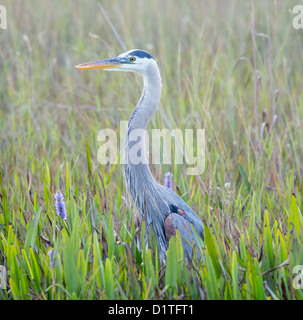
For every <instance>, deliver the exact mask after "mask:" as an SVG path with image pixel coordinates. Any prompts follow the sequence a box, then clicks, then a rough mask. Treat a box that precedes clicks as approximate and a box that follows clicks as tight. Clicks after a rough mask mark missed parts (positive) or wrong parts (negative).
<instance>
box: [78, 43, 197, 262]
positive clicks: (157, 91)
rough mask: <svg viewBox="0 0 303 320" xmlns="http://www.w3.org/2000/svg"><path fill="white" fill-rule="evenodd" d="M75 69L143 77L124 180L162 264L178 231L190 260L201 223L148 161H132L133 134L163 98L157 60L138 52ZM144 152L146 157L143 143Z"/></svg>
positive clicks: (126, 147)
mask: <svg viewBox="0 0 303 320" xmlns="http://www.w3.org/2000/svg"><path fill="white" fill-rule="evenodd" d="M76 68H79V69H104V70H107V71H131V72H138V73H139V74H141V75H142V76H143V80H144V90H143V94H142V96H141V99H140V100H139V102H138V104H137V105H136V107H135V109H134V110H133V112H132V114H131V116H130V119H129V121H128V126H127V130H126V136H125V143H124V154H123V159H124V161H123V163H124V164H123V168H124V177H125V180H126V184H127V186H128V188H129V190H130V193H131V196H132V198H133V200H134V202H135V203H136V206H137V208H138V210H139V212H140V217H141V219H146V239H145V243H146V244H148V234H149V229H150V225H151V224H152V226H153V229H154V232H155V235H156V237H157V240H158V246H159V257H160V261H161V264H164V263H165V261H166V250H167V248H168V243H169V239H170V238H171V236H172V235H175V234H176V229H178V230H179V232H180V234H181V238H182V244H183V252H184V256H185V258H186V259H188V260H189V261H190V260H191V258H192V252H193V245H195V244H196V237H195V234H194V232H193V230H192V227H191V225H192V226H193V227H194V228H195V230H196V232H197V234H198V235H199V236H200V237H201V238H202V239H203V225H202V222H201V220H200V219H199V217H198V216H197V215H196V213H195V212H194V211H193V210H192V209H191V208H190V207H189V206H188V205H187V204H186V203H185V202H184V201H183V200H182V199H181V198H180V197H179V196H178V195H177V194H176V193H175V192H173V191H172V190H171V189H169V188H167V187H165V186H162V185H160V184H158V183H157V182H156V181H155V180H154V178H153V176H152V174H151V171H150V168H149V165H148V162H147V161H141V162H140V163H137V164H134V163H132V161H130V151H131V148H132V147H133V146H134V144H135V143H137V141H133V139H130V136H131V133H132V132H133V131H134V130H136V129H142V130H146V126H147V123H148V121H149V119H150V118H151V116H152V115H153V113H154V112H155V111H156V110H157V108H158V105H159V101H160V98H161V92H162V81H161V76H160V71H159V68H158V65H157V63H156V60H155V59H154V58H153V57H152V56H151V55H150V54H149V53H148V52H146V51H143V50H138V49H136V50H130V51H127V52H125V53H122V54H121V55H119V56H118V57H116V58H111V59H106V60H100V61H94V62H88V63H84V64H80V65H78V66H76ZM142 150H144V157H146V155H145V149H144V142H143V148H142ZM145 160H146V158H145Z"/></svg>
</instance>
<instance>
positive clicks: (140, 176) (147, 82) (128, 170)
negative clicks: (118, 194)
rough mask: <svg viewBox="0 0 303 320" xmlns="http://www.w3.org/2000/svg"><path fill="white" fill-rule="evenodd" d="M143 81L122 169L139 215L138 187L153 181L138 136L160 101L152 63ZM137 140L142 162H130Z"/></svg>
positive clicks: (140, 191)
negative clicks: (142, 88)
mask: <svg viewBox="0 0 303 320" xmlns="http://www.w3.org/2000/svg"><path fill="white" fill-rule="evenodd" d="M143 79H144V90H143V94H142V96H141V99H140V100H139V102H138V104H137V105H136V107H135V109H134V111H133V113H132V114H131V117H130V119H129V122H128V127H127V131H126V135H125V141H124V152H123V153H124V157H123V159H124V162H123V163H124V165H123V167H124V173H125V178H126V182H127V185H128V188H129V189H130V192H131V194H132V197H133V199H134V200H136V201H137V205H138V207H139V208H140V212H141V213H142V212H143V211H142V210H143V209H142V208H143V206H144V205H143V204H144V201H143V189H142V188H145V186H149V187H151V186H152V185H154V182H155V181H154V178H153V176H152V174H151V172H150V168H149V165H148V163H149V162H148V159H147V157H146V147H145V139H143V138H142V136H141V134H142V132H145V131H146V126H147V123H148V121H149V119H150V117H151V116H152V115H153V113H154V112H155V111H156V110H157V107H158V104H159V101H160V98H161V91H162V82H161V77H160V72H159V69H158V66H157V64H156V62H154V63H152V64H151V65H150V67H149V69H148V70H147V72H145V74H144V75H143ZM138 129H139V130H138ZM138 135H140V138H139V139H137V137H138ZM143 137H144V136H143ZM138 141H140V143H139V144H140V152H139V153H140V158H141V160H142V161H140V162H139V163H138V162H137V163H134V161H133V160H134V159H133V154H134V152H133V151H134V150H136V154H137V150H138V149H137V146H138Z"/></svg>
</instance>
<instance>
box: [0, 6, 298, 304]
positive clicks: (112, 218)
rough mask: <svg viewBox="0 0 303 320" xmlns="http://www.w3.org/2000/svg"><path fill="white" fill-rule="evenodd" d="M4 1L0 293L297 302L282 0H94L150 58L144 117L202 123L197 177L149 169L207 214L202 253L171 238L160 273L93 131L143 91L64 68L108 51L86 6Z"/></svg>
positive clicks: (109, 41)
mask: <svg viewBox="0 0 303 320" xmlns="http://www.w3.org/2000/svg"><path fill="white" fill-rule="evenodd" d="M2 2H3V4H4V5H5V6H6V7H7V12H8V30H0V41H1V50H0V69H1V71H2V74H1V75H2V77H1V86H0V99H1V100H0V102H1V104H0V130H1V131H0V146H1V154H0V195H1V197H0V199H1V200H0V265H4V266H5V267H6V268H7V270H8V284H7V288H6V290H0V299H158V298H160V299H169V298H175V299H302V298H303V291H302V290H300V289H299V290H298V289H295V288H294V286H293V283H292V281H293V279H294V276H295V275H296V274H294V273H293V268H294V267H295V266H296V265H303V250H302V249H303V248H302V240H303V239H302V234H303V231H302V227H303V221H302V213H301V212H302V207H303V205H302V203H303V202H302V201H303V188H302V161H301V159H302V155H303V152H302V151H303V150H302V146H303V133H302V117H303V111H302V110H303V109H302V102H303V101H302V87H303V79H302V77H301V70H302V63H303V62H302V61H303V59H302V57H303V55H302V36H303V33H302V31H301V30H294V29H293V27H292V19H293V15H292V14H291V13H290V12H289V9H292V8H293V6H294V5H296V4H297V3H296V1H292V0H289V1H276V2H272V1H262V2H261V1H254V2H249V1H240V0H238V1H237V0H234V1H224V2H223V1H219V0H217V1H210V0H205V1H198V0H194V1H190V2H188V1H186V2H185V1H181V0H174V1H172V0H166V1H160V0H156V1H151V2H147V1H143V0H137V1H135V0H128V1H110V2H109V1H103V2H102V6H103V7H104V10H105V11H106V13H107V15H108V16H109V17H110V19H111V21H112V23H113V24H114V26H115V28H116V29H117V32H118V33H119V35H120V37H121V38H122V39H123V41H124V42H125V43H126V46H127V48H128V49H132V48H142V49H145V50H147V51H149V52H150V53H151V54H152V55H153V56H154V57H156V58H157V62H158V64H159V67H160V70H161V74H162V78H163V85H164V88H163V97H162V100H161V105H160V108H161V112H158V113H157V114H155V116H153V118H152V121H151V123H150V125H149V129H151V128H166V127H169V128H172V129H173V128H181V129H182V130H184V129H186V128H193V129H196V128H205V129H206V142H207V153H206V166H205V171H204V173H203V174H202V175H201V176H187V175H186V174H185V172H186V171H185V170H186V165H176V164H175V165H153V166H152V168H151V169H152V172H153V174H154V176H155V177H156V179H157V180H158V181H160V182H161V183H163V181H164V175H165V172H168V171H170V172H171V173H172V174H173V179H174V181H173V184H172V185H173V187H174V189H175V191H176V192H179V193H180V194H181V195H183V197H184V199H185V200H186V201H187V202H188V204H189V205H190V206H191V207H192V208H193V209H194V210H195V211H196V212H197V213H198V214H199V216H200V217H201V219H202V220H203V222H204V226H205V242H204V243H202V242H201V243H199V246H198V248H197V250H200V251H201V252H202V253H203V254H202V257H203V259H202V261H201V263H199V262H198V260H197V259H194V261H193V263H192V265H191V266H188V265H186V263H185V261H184V260H182V246H181V245H180V243H181V242H180V237H179V235H178V234H177V235H176V237H175V238H172V240H171V242H170V245H169V248H168V252H167V265H166V268H165V269H161V268H160V264H159V260H158V252H157V243H156V239H155V237H154V235H153V233H152V234H151V235H150V238H151V245H150V248H149V250H148V251H146V250H145V249H144V248H145V244H144V232H145V225H144V223H143V225H142V227H141V233H140V234H137V233H136V226H135V223H134V219H133V217H134V211H135V209H134V208H132V207H131V206H130V205H129V203H128V201H127V199H126V192H125V188H124V186H123V178H122V172H121V166H120V165H107V166H102V165H100V164H99V163H98V161H97V152H98V148H99V144H98V142H97V134H98V131H99V130H100V129H102V128H113V129H115V130H117V133H119V121H120V120H127V119H128V117H129V115H130V113H131V110H132V107H133V106H134V105H135V103H136V101H137V100H138V98H139V96H140V93H141V89H142V84H141V81H140V79H139V78H138V77H137V76H136V75H134V74H124V73H121V74H117V73H114V74H113V73H106V72H85V73H84V72H79V70H76V69H74V66H75V65H77V64H79V63H81V62H85V61H90V60H93V59H96V58H97V59H98V58H100V57H102V58H106V57H110V56H116V55H118V54H120V53H121V52H122V49H121V46H120V44H119V42H118V41H117V39H116V38H115V36H114V34H113V33H112V30H111V28H110V26H109V25H108V23H107V21H106V20H105V18H104V16H103V15H102V13H101V12H100V10H99V8H98V5H97V2H94V1H90V2H85V3H84V2H83V1H65V2H64V3H62V1H57V0H56V1H50V0H45V1H37V0H32V1H30V2H29V1H28V2H25V1H21V0H20V1H19V0H14V1H2ZM252 3H253V4H254V10H252ZM252 21H255V24H252ZM57 190H61V192H62V193H63V195H64V197H65V204H66V208H67V220H63V219H62V218H61V217H59V216H57V214H56V212H55V198H54V195H55V193H56V192H57ZM136 238H137V239H138V241H136Z"/></svg>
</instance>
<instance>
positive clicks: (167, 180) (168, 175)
mask: <svg viewBox="0 0 303 320" xmlns="http://www.w3.org/2000/svg"><path fill="white" fill-rule="evenodd" d="M164 185H165V187H166V188H169V189H171V183H170V172H167V173H165V179H164Z"/></svg>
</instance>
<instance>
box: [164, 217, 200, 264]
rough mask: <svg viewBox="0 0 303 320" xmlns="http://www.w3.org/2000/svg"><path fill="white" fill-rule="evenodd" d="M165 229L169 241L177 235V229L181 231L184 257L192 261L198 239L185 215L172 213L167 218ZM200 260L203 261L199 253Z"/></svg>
mask: <svg viewBox="0 0 303 320" xmlns="http://www.w3.org/2000/svg"><path fill="white" fill-rule="evenodd" d="M164 228H165V234H166V237H167V240H168V241H169V239H170V237H171V236H173V235H175V234H176V229H178V230H179V232H180V235H181V239H182V244H183V253H184V256H185V257H186V258H187V260H188V261H190V260H191V259H192V254H193V247H194V246H196V245H197V243H196V238H195V236H194V234H193V232H192V230H191V225H190V222H189V221H188V220H187V219H186V218H185V216H184V215H180V214H178V213H174V212H172V213H170V214H169V215H168V216H167V217H166V219H165V222H164ZM167 243H168V242H167ZM198 259H199V260H200V259H201V256H200V254H199V252H198Z"/></svg>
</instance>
